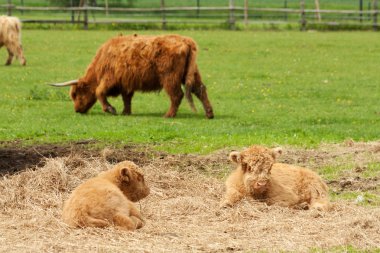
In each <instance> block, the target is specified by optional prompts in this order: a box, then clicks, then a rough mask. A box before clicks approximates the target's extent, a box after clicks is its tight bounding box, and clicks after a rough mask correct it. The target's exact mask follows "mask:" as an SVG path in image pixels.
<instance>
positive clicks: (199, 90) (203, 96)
mask: <svg viewBox="0 0 380 253" xmlns="http://www.w3.org/2000/svg"><path fill="white" fill-rule="evenodd" d="M198 82H199V83H200V85H199V87H196V88H194V90H193V92H194V94H195V96H197V98H198V99H199V100H200V101H201V102H202V105H203V109H204V110H205V113H206V117H207V118H209V119H212V118H214V112H213V110H212V106H211V103H210V101H209V100H208V96H207V91H206V86H204V84H203V83H202V82H201V81H200V80H198Z"/></svg>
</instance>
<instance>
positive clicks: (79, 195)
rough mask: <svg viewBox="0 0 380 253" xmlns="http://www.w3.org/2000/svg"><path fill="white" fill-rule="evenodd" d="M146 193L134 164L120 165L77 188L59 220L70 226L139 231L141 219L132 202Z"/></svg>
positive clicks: (142, 176)
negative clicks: (61, 218)
mask: <svg viewBox="0 0 380 253" xmlns="http://www.w3.org/2000/svg"><path fill="white" fill-rule="evenodd" d="M148 194H149V188H148V186H147V185H146V184H145V181H144V175H143V174H142V173H141V171H140V170H139V168H138V167H137V165H135V164H134V163H133V162H129V161H124V162H120V163H118V164H116V165H115V166H114V168H112V169H110V170H108V171H105V172H102V173H100V174H99V175H98V176H96V177H94V178H91V179H89V180H87V181H86V182H84V183H82V184H81V185H79V186H78V187H77V188H76V189H75V190H74V191H73V192H72V194H71V195H70V197H69V199H68V200H67V201H66V203H65V205H64V208H63V214H62V217H63V220H64V222H65V223H67V224H68V225H69V226H71V227H107V226H110V225H115V226H118V227H121V228H122V229H127V230H134V229H138V228H141V227H142V226H143V218H142V216H141V214H140V212H139V210H138V209H137V208H136V207H135V205H134V204H133V203H132V201H133V202H135V201H138V200H140V199H142V198H145V197H146V196H148Z"/></svg>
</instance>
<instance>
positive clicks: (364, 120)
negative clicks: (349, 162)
mask: <svg viewBox="0 0 380 253" xmlns="http://www.w3.org/2000/svg"><path fill="white" fill-rule="evenodd" d="M118 33H119V31H118V32H112V31H53V30H50V31H37V30H24V31H23V45H24V49H25V55H26V58H27V66H26V67H22V66H20V65H19V63H18V62H17V61H15V62H14V63H13V65H12V66H10V67H6V66H3V65H1V66H0V73H1V88H2V92H1V94H0V119H1V120H0V140H3V141H11V140H22V141H23V142H24V143H32V142H58V143H61V142H68V141H77V140H83V139H86V140H87V139H95V140H99V141H100V142H101V143H106V144H107V143H144V144H152V145H154V146H155V147H156V148H157V149H161V150H165V151H169V152H173V153H208V152H210V151H213V150H217V149H220V148H223V147H233V146H236V147H240V146H246V145H250V144H254V143H259V144H266V145H277V144H281V145H286V144H289V145H297V146H315V145H318V144H319V143H322V142H342V141H344V140H345V139H349V138H352V139H354V140H363V141H369V140H378V139H379V135H380V104H379V101H380V81H379V59H380V43H379V34H377V33H373V32H339V33H335V32H329V33H319V32H306V33H300V32H230V31H182V32H178V33H180V34H183V35H187V36H191V37H193V38H194V39H195V40H196V41H197V42H198V44H199V48H200V50H199V57H198V65H199V68H200V70H201V73H202V75H203V79H204V82H205V84H206V85H207V88H208V92H209V97H210V100H211V102H212V104H213V106H214V111H215V119H213V120H207V119H206V118H205V117H204V113H203V110H202V108H201V106H200V103H198V102H199V101H196V102H197V108H198V113H197V114H194V113H192V112H191V110H190V109H189V106H188V104H187V101H185V100H184V101H183V102H182V104H181V106H180V109H179V112H178V115H177V117H176V118H174V119H165V118H163V117H162V116H163V114H164V113H165V112H166V110H167V109H168V107H169V99H168V97H167V95H166V94H165V93H164V92H161V93H150V94H142V93H137V94H136V95H135V97H134V99H133V101H132V115H131V116H127V117H126V116H122V115H118V116H112V115H109V114H105V113H103V112H102V110H101V107H100V105H99V104H98V103H97V104H96V105H95V106H94V107H93V108H92V109H91V110H90V111H89V113H88V114H87V115H80V114H77V113H75V112H74V109H73V103H72V102H71V101H70V99H69V95H68V88H61V89H58V88H53V87H50V86H48V85H46V84H47V83H51V82H61V81H66V80H71V79H76V78H78V77H80V76H81V75H82V74H83V73H84V71H85V69H86V67H87V65H88V64H89V63H90V61H91V59H92V57H93V56H94V55H95V52H96V50H97V48H98V47H99V46H100V45H101V44H102V43H103V42H105V41H106V40H107V39H109V38H111V37H112V36H115V35H117V34H118ZM124 33H125V34H128V33H131V32H128V31H126V32H124ZM143 33H145V34H146V33H149V34H160V33H163V32H159V31H149V32H143ZM0 60H1V61H2V62H4V63H5V60H6V50H5V49H2V50H0ZM111 104H113V105H114V106H115V107H116V109H117V110H118V113H120V112H121V111H122V99H121V97H118V98H116V99H111Z"/></svg>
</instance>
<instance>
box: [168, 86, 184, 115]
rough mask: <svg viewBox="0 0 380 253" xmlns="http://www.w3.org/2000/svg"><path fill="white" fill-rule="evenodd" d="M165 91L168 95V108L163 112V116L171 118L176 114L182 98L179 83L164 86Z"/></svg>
mask: <svg viewBox="0 0 380 253" xmlns="http://www.w3.org/2000/svg"><path fill="white" fill-rule="evenodd" d="M164 87H165V91H166V93H167V94H168V95H169V97H170V102H171V104H170V108H169V111H168V112H167V113H166V114H165V116H164V117H165V118H173V117H175V115H176V114H177V111H178V107H179V105H180V104H181V101H182V98H183V96H184V94H183V91H182V89H181V85H171V86H164Z"/></svg>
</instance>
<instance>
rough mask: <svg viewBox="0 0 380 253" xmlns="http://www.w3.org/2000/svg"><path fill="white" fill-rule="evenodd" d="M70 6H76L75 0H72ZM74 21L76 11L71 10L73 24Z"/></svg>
mask: <svg viewBox="0 0 380 253" xmlns="http://www.w3.org/2000/svg"><path fill="white" fill-rule="evenodd" d="M70 7H71V8H73V7H74V4H73V0H70ZM74 21H75V13H74V11H73V10H71V24H74Z"/></svg>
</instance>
